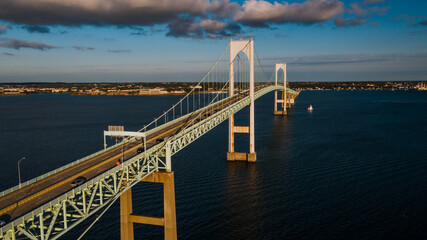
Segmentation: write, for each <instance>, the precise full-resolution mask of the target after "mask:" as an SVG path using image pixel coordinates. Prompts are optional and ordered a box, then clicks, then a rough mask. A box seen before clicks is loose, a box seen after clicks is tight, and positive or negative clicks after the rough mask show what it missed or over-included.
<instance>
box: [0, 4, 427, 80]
mask: <svg viewBox="0 0 427 240" xmlns="http://www.w3.org/2000/svg"><path fill="white" fill-rule="evenodd" d="M250 38H253V39H254V43H255V49H256V52H257V54H258V56H259V57H260V60H261V62H262V64H263V66H264V68H265V70H266V71H267V72H268V71H272V70H273V67H274V63H275V62H286V63H287V71H288V72H287V78H288V81H408V80H423V81H424V80H427V1H426V0H405V1H404V0H293V1H280V2H276V1H267V0H245V1H232V0H212V1H209V0H91V1H87V0H13V1H11V0H0V83H13V82H165V81H167V82H173V81H199V80H200V79H201V78H202V77H203V76H204V74H206V73H207V72H208V70H209V68H210V67H211V65H212V64H213V63H214V62H215V61H216V60H217V59H218V57H219V56H220V55H221V53H222V51H223V50H224V48H225V47H226V46H227V44H228V42H229V40H230V39H235V40H236V39H237V40H238V39H250Z"/></svg>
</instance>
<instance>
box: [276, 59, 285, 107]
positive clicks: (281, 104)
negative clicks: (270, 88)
mask: <svg viewBox="0 0 427 240" xmlns="http://www.w3.org/2000/svg"><path fill="white" fill-rule="evenodd" d="M280 69H282V71H283V84H284V90H283V91H274V115H286V114H287V111H286V108H287V107H288V106H287V105H288V104H287V102H288V100H287V96H286V95H287V93H286V63H276V71H275V72H276V73H275V76H276V85H277V73H278V72H279V70H280ZM278 92H282V98H281V99H278V98H277V95H278ZM278 103H280V106H281V109H280V110H279V111H278V110H277V104H278Z"/></svg>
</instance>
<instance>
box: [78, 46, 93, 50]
mask: <svg viewBox="0 0 427 240" xmlns="http://www.w3.org/2000/svg"><path fill="white" fill-rule="evenodd" d="M73 48H74V49H76V50H79V51H86V50H94V49H95V48H94V47H83V46H73Z"/></svg>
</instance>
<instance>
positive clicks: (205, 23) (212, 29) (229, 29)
mask: <svg viewBox="0 0 427 240" xmlns="http://www.w3.org/2000/svg"><path fill="white" fill-rule="evenodd" d="M168 28H169V32H167V33H166V36H171V37H188V38H210V39H222V38H227V37H231V36H235V37H250V36H249V35H242V34H241V27H240V26H239V25H237V24H232V23H227V22H220V21H215V20H210V19H206V20H202V21H197V20H195V19H193V18H177V19H175V20H174V21H172V22H171V23H170V24H169V25H168Z"/></svg>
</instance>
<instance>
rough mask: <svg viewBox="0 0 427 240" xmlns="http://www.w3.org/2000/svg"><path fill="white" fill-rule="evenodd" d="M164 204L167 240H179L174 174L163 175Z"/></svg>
mask: <svg viewBox="0 0 427 240" xmlns="http://www.w3.org/2000/svg"><path fill="white" fill-rule="evenodd" d="M163 204H164V219H165V240H175V239H177V230H176V208H175V180H174V175H173V172H169V173H164V174H163Z"/></svg>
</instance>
